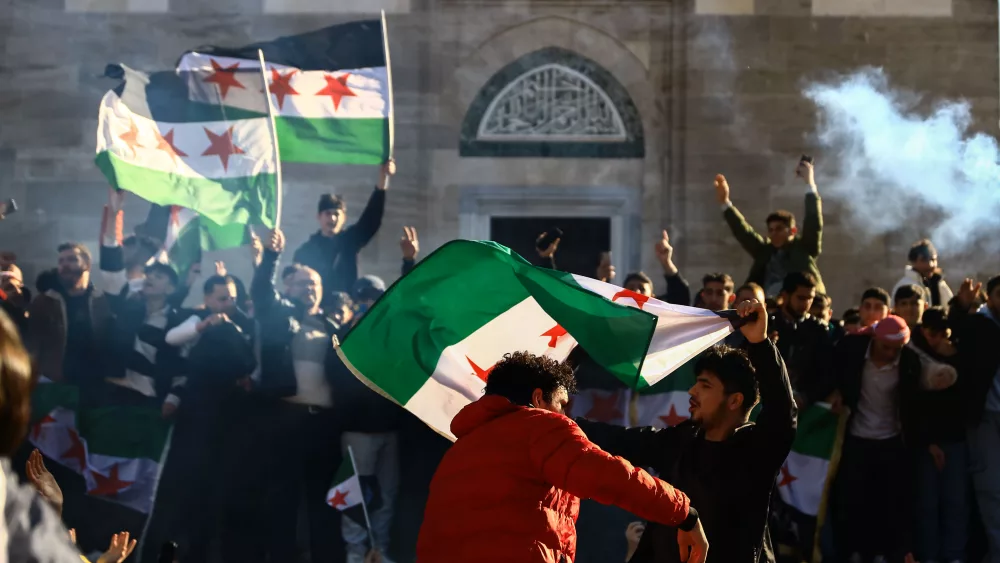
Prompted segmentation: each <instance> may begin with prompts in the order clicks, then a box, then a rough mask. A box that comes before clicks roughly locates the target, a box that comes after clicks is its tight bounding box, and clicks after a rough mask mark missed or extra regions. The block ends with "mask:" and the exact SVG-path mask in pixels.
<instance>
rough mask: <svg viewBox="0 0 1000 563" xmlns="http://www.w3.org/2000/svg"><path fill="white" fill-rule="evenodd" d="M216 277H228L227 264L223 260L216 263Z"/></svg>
mask: <svg viewBox="0 0 1000 563" xmlns="http://www.w3.org/2000/svg"><path fill="white" fill-rule="evenodd" d="M215 275H217V276H223V277H225V275H226V263H225V262H223V261H222V260H216V261H215Z"/></svg>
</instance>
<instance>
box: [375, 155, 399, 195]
mask: <svg viewBox="0 0 1000 563" xmlns="http://www.w3.org/2000/svg"><path fill="white" fill-rule="evenodd" d="M395 175H396V159H394V158H392V157H390V158H389V160H387V161H385V164H383V165H382V175H381V177H380V179H379V184H378V189H380V190H387V189H389V178H392V177H393V176H395Z"/></svg>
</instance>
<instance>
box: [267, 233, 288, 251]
mask: <svg viewBox="0 0 1000 563" xmlns="http://www.w3.org/2000/svg"><path fill="white" fill-rule="evenodd" d="M264 248H266V249H268V250H270V251H271V252H275V253H277V254H281V253H282V251H284V250H285V233H283V232H281V229H274V230H273V231H271V234H270V235H269V236H268V237H267V242H266V243H265V245H264Z"/></svg>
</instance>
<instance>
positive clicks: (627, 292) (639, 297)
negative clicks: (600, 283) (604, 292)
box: [611, 289, 649, 309]
mask: <svg viewBox="0 0 1000 563" xmlns="http://www.w3.org/2000/svg"><path fill="white" fill-rule="evenodd" d="M619 297H628V298H630V299H632V300H633V301H635V304H636V306H637V307H639V308H640V309H642V306H643V305H645V304H646V302H647V301H649V297H648V296H646V295H643V294H641V293H636V292H634V291H632V290H631V289H623V290H621V291H619V292H618V293H616V294H615V296H614V297H612V298H611V300H612V301H618V298H619Z"/></svg>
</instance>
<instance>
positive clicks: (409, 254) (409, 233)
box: [399, 227, 420, 260]
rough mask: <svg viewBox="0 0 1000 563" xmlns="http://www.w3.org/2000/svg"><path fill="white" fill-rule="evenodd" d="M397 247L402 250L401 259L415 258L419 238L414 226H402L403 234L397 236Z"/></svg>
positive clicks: (418, 246)
mask: <svg viewBox="0 0 1000 563" xmlns="http://www.w3.org/2000/svg"><path fill="white" fill-rule="evenodd" d="M399 249H400V250H401V251H403V260H416V259H417V254H419V253H420V240H419V239H418V238H417V228H416V227H403V236H402V237H400V238H399Z"/></svg>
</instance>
